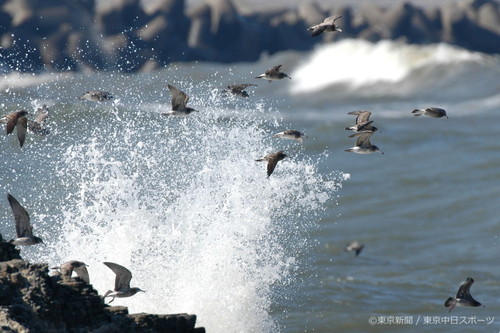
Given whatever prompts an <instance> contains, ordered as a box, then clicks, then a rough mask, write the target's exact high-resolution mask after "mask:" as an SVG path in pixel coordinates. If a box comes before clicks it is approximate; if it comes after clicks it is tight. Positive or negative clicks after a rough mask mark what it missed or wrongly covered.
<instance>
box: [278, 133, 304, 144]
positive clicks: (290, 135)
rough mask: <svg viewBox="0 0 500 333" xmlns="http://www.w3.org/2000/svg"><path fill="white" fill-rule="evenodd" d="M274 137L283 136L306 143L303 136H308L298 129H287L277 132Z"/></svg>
mask: <svg viewBox="0 0 500 333" xmlns="http://www.w3.org/2000/svg"><path fill="white" fill-rule="evenodd" d="M273 138H283V139H289V140H295V141H298V142H300V143H304V139H303V138H307V136H306V135H305V134H304V133H301V132H299V131H296V130H286V131H283V132H280V133H276V134H275V135H273Z"/></svg>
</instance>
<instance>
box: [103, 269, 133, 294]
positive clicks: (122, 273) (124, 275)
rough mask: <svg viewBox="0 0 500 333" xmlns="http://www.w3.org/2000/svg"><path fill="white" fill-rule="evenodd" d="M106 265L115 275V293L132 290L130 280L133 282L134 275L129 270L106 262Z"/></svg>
mask: <svg viewBox="0 0 500 333" xmlns="http://www.w3.org/2000/svg"><path fill="white" fill-rule="evenodd" d="M104 265H106V266H108V267H109V268H110V269H111V270H112V271H113V272H114V273H115V274H116V278H115V291H117V290H122V289H130V280H132V273H130V271H129V270H128V269H126V268H125V267H123V266H120V265H118V264H115V263H113V262H105V263H104Z"/></svg>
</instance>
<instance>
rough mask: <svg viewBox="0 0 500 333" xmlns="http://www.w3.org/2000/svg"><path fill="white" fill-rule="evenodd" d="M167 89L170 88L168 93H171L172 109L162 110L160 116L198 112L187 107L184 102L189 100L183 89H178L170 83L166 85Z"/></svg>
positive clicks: (185, 114) (177, 115)
mask: <svg viewBox="0 0 500 333" xmlns="http://www.w3.org/2000/svg"><path fill="white" fill-rule="evenodd" d="M168 90H170V94H171V95H172V110H170V111H168V112H163V113H162V116H176V117H179V116H187V115H188V114H190V113H191V112H193V111H196V112H198V111H197V110H195V109H193V108H190V107H187V106H186V104H187V103H188V101H189V96H188V95H186V93H184V92H183V91H180V90H179V89H177V88H176V87H174V86H172V85H170V84H169V85H168Z"/></svg>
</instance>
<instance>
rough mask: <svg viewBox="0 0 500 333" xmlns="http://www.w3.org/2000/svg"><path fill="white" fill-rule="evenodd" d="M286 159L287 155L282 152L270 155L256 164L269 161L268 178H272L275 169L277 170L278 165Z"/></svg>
mask: <svg viewBox="0 0 500 333" xmlns="http://www.w3.org/2000/svg"><path fill="white" fill-rule="evenodd" d="M285 157H287V155H285V154H283V152H282V151H278V152H276V153H271V154H268V155H266V156H264V157H262V158H259V159H258V160H255V161H256V162H262V161H267V177H268V178H269V176H271V174H272V173H273V171H274V168H276V164H278V162H279V161H281V160H282V159H284V158H285Z"/></svg>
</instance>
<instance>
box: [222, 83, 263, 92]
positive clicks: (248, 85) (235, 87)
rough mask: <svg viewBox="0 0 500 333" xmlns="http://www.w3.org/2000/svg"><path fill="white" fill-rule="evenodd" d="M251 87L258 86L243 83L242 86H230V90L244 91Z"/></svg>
mask: <svg viewBox="0 0 500 333" xmlns="http://www.w3.org/2000/svg"><path fill="white" fill-rule="evenodd" d="M251 86H257V85H256V84H253V83H242V84H235V85H232V86H229V88H230V89H231V90H236V91H243V89H245V88H248V87H251Z"/></svg>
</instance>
